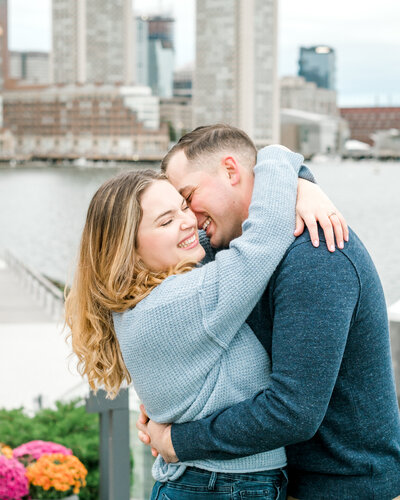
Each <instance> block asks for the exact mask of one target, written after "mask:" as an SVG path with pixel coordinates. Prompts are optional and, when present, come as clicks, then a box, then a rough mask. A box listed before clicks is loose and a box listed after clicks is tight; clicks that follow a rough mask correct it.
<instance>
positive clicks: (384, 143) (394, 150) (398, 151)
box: [372, 128, 400, 158]
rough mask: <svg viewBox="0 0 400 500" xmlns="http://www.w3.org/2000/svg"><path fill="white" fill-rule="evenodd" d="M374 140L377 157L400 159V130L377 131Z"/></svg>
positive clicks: (373, 135) (373, 136)
mask: <svg viewBox="0 0 400 500" xmlns="http://www.w3.org/2000/svg"><path fill="white" fill-rule="evenodd" d="M372 139H373V141H374V156H375V157H377V158H400V129H394V128H392V129H390V130H377V131H376V132H375V133H374V134H372Z"/></svg>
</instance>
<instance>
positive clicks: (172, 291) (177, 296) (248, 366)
mask: <svg viewBox="0 0 400 500" xmlns="http://www.w3.org/2000/svg"><path fill="white" fill-rule="evenodd" d="M302 161H303V157H302V156H301V155H299V154H296V153H292V152H289V151H285V150H283V149H281V148H279V147H276V146H269V147H267V148H264V149H262V150H261V151H260V152H259V153H258V157H257V165H256V166H255V168H254V173H255V183H254V190H253V196H252V201H251V205H250V210H249V217H248V219H247V220H246V221H245V222H244V223H243V234H242V236H241V237H240V238H237V239H235V240H233V241H232V242H231V244H230V246H229V249H227V250H222V251H220V252H218V254H217V256H216V258H215V260H214V261H212V262H209V263H207V264H205V265H203V266H200V267H198V268H196V269H194V270H193V271H190V272H188V273H186V274H182V275H177V276H170V277H169V278H167V279H166V280H165V281H164V282H163V283H162V284H161V285H159V286H158V287H157V288H155V289H154V290H153V291H152V292H151V294H150V295H149V296H148V297H146V298H145V299H143V300H142V301H141V302H140V303H139V304H138V305H137V306H136V307H135V308H134V309H130V310H128V311H125V312H124V313H114V314H113V320H114V327H115V331H116V334H117V337H118V340H119V344H120V347H121V351H122V355H123V358H124V361H125V364H126V366H127V368H128V370H129V373H130V374H131V377H132V381H133V386H134V388H135V391H136V392H137V394H138V396H139V398H140V399H141V401H142V402H143V404H144V405H145V407H146V410H147V412H148V414H149V416H150V418H152V419H153V420H154V421H156V422H178V423H179V422H187V421H189V420H196V419H198V418H201V417H204V416H206V415H209V414H210V413H212V412H214V411H215V410H217V409H221V408H225V407H227V406H231V405H233V404H234V403H236V402H239V401H242V400H244V399H246V398H248V397H250V396H252V395H253V394H255V393H256V392H258V391H259V390H261V389H264V388H265V387H266V386H267V385H268V381H269V373H270V360H269V359H268V356H267V355H266V352H265V350H264V348H263V347H262V346H261V344H260V343H259V341H258V339H257V338H256V336H255V335H254V334H253V332H252V330H251V329H250V327H249V326H248V325H247V324H246V323H245V320H246V318H247V316H248V315H249V314H250V312H251V311H252V309H253V308H254V306H255V305H256V303H257V301H258V300H259V299H260V297H261V295H262V293H263V291H264V289H265V287H266V285H267V283H268V280H269V279H270V277H271V275H272V274H273V272H274V270H275V268H276V267H277V265H278V263H279V262H280V260H281V259H282V257H283V255H284V253H285V251H286V250H287V248H288V247H289V245H290V244H291V243H292V242H293V240H294V236H293V230H294V225H295V204H296V195H297V180H298V172H299V170H300V167H301V165H302ZM285 464H286V455H285V451H284V449H283V448H280V449H277V450H273V451H269V452H267V453H259V454H257V455H252V456H249V457H244V458H239V459H234V460H224V461H222V460H221V461H218V460H199V461H195V462H191V463H184V464H180V463H179V464H166V463H165V462H164V461H163V459H162V458H161V457H158V458H157V460H156V461H155V463H154V466H153V476H154V478H155V479H156V480H158V481H166V480H174V479H176V478H178V477H179V476H180V475H181V474H182V473H183V472H184V470H185V468H186V466H188V465H192V466H196V467H200V468H203V469H207V470H214V471H220V472H253V471H261V470H269V469H276V468H279V467H283V466H284V465H285Z"/></svg>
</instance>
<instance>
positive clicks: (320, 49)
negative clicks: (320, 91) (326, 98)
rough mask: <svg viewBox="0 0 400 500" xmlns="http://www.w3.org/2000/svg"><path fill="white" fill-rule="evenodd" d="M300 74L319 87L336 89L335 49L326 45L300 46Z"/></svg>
mask: <svg viewBox="0 0 400 500" xmlns="http://www.w3.org/2000/svg"><path fill="white" fill-rule="evenodd" d="M299 76H302V77H304V78H305V80H306V81H307V82H314V83H315V84H316V85H317V86H318V87H321V88H325V89H330V90H335V85H336V83H335V81H336V55H335V51H334V50H333V49H332V48H331V47H327V46H325V45H318V46H314V47H300V58H299Z"/></svg>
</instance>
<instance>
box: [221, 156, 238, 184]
mask: <svg viewBox="0 0 400 500" xmlns="http://www.w3.org/2000/svg"><path fill="white" fill-rule="evenodd" d="M222 167H223V169H224V171H225V173H226V175H227V176H228V178H229V182H230V184H231V186H235V185H236V184H238V183H239V182H240V168H239V165H238V164H237V162H236V159H235V158H234V157H233V156H225V157H224V158H223V159H222Z"/></svg>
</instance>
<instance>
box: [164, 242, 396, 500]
mask: <svg viewBox="0 0 400 500" xmlns="http://www.w3.org/2000/svg"><path fill="white" fill-rule="evenodd" d="M320 237H321V245H320V247H319V248H318V249H315V248H313V247H312V245H311V243H310V238H309V235H308V233H307V232H305V233H304V234H303V235H302V236H300V237H299V238H297V239H296V241H295V242H294V243H293V244H292V245H291V247H290V248H289V249H288V251H287V253H286V255H285V257H284V258H283V259H282V261H281V263H280V265H279V267H278V268H277V270H276V271H275V273H274V275H273V277H272V278H271V281H270V283H269V285H268V288H267V290H266V292H265V293H264V295H263V297H262V299H261V300H260V302H259V303H258V304H257V306H256V308H255V309H254V310H253V312H252V314H251V316H250V317H249V319H248V323H249V324H250V326H251V327H252V329H253V330H254V332H255V333H256V335H257V337H258V338H259V340H260V341H261V343H262V344H263V346H264V348H265V349H266V350H267V351H268V353H269V354H270V356H271V359H272V376H271V382H270V384H269V386H268V387H267V388H266V389H265V390H263V391H262V392H259V393H258V394H255V395H254V397H252V398H251V399H248V400H246V401H243V402H241V403H238V404H236V405H235V406H232V407H230V408H227V409H225V410H222V411H219V412H215V413H214V414H212V415H211V416H209V417H207V418H205V419H202V420H198V421H196V422H189V423H185V424H174V425H173V426H172V441H173V445H174V448H175V451H176V453H177V456H178V458H179V459H180V460H181V461H189V460H193V459H204V458H212V459H227V458H236V457H239V456H245V455H250V454H254V453H259V452H262V451H266V450H271V449H274V448H278V447H280V446H286V447H287V448H286V449H287V454H288V462H289V492H290V494H291V495H293V496H294V497H296V498H299V499H307V500H308V499H310V500H311V499H313V500H314V499H323V500H329V499H335V500H338V499H340V500H344V499H357V500H364V499H365V500H368V499H379V500H386V499H387V500H391V499H392V498H394V497H396V496H397V495H399V494H400V420H399V410H398V405H397V400H396V392H395V387H394V379H393V371H392V364H391V356H390V345H389V332H388V320H387V313H386V304H385V300H384V295H383V290H382V286H381V283H380V280H379V277H378V274H377V272H376V269H375V267H374V265H373V263H372V260H371V258H370V256H369V255H368V252H367V251H366V249H365V247H364V246H363V245H362V243H361V241H360V240H359V239H358V238H357V236H356V235H355V234H354V233H353V232H351V234H350V241H349V243H347V244H346V246H345V249H344V250H336V251H335V252H334V253H330V252H328V251H327V249H326V246H325V243H324V237H323V234H322V232H321V234H320Z"/></svg>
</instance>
